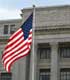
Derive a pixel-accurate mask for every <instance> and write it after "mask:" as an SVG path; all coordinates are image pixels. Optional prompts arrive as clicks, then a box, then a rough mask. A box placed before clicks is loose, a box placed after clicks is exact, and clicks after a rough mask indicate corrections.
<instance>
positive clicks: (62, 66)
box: [0, 6, 70, 80]
mask: <svg viewBox="0 0 70 80" xmlns="http://www.w3.org/2000/svg"><path fill="white" fill-rule="evenodd" d="M21 11H22V14H21V16H22V19H21V20H19V19H18V20H5V21H0V45H1V46H0V55H2V51H3V50H4V47H5V45H6V43H7V39H8V38H9V36H10V34H12V33H13V32H14V31H16V30H17V29H18V28H19V26H21V24H22V22H24V21H25V20H26V18H27V17H28V16H29V15H30V14H31V12H32V11H33V9H32V8H28V9H22V10H21ZM34 43H35V44H34V47H35V48H34V57H35V59H34V70H35V71H34V80H70V6H55V7H38V8H36V9H35V36H34ZM31 58H32V57H31V53H30V54H29V55H28V56H26V57H24V58H22V59H20V60H19V61H16V63H15V64H13V66H12V68H11V69H12V70H11V73H10V74H8V73H6V71H5V70H4V69H3V66H2V64H0V71H1V76H0V78H1V79H2V80H32V79H31V77H32V66H31V65H32V63H31ZM0 61H1V56H0ZM6 78H7V79H6Z"/></svg>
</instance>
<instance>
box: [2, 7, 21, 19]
mask: <svg viewBox="0 0 70 80" xmlns="http://www.w3.org/2000/svg"><path fill="white" fill-rule="evenodd" d="M18 18H21V16H20V10H16V9H14V10H9V9H4V8H0V20H3V19H4V20H5V19H18Z"/></svg>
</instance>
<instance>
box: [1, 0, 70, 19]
mask: <svg viewBox="0 0 70 80" xmlns="http://www.w3.org/2000/svg"><path fill="white" fill-rule="evenodd" d="M33 4H34V5H35V6H37V7H38V6H55V5H70V0H0V20H3V19H19V18H21V17H20V13H21V9H23V8H28V7H32V5H33Z"/></svg>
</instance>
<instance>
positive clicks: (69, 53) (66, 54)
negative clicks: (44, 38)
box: [59, 47, 70, 58]
mask: <svg viewBox="0 0 70 80" xmlns="http://www.w3.org/2000/svg"><path fill="white" fill-rule="evenodd" d="M59 54H60V57H61V58H70V47H61V48H59Z"/></svg>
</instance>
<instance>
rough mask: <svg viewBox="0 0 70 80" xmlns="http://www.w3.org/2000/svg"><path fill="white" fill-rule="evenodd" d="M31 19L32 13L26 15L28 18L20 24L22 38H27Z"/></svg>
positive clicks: (30, 27)
mask: <svg viewBox="0 0 70 80" xmlns="http://www.w3.org/2000/svg"><path fill="white" fill-rule="evenodd" d="M32 21H33V13H32V14H31V15H30V16H29V17H28V19H27V20H26V21H25V22H24V24H23V25H22V26H21V28H22V30H23V32H24V40H26V39H27V38H28V35H29V31H30V29H32Z"/></svg>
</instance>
